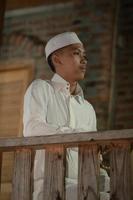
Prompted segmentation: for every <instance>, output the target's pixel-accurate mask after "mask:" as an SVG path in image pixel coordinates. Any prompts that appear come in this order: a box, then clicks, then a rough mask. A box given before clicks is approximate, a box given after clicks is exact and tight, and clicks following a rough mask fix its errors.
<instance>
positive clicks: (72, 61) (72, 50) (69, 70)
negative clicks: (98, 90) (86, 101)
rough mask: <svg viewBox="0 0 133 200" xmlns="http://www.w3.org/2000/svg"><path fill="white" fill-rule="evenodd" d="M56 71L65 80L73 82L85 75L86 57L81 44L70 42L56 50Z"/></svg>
mask: <svg viewBox="0 0 133 200" xmlns="http://www.w3.org/2000/svg"><path fill="white" fill-rule="evenodd" d="M57 62H58V63H57V66H56V72H57V73H58V74H60V75H61V76H62V77H63V78H64V79H65V80H67V81H70V82H74V81H79V80H82V79H83V78H84V76H85V72H86V65H87V59H86V54H85V50H84V47H83V45H82V44H72V45H69V46H67V47H64V48H62V49H61V50H59V52H57Z"/></svg>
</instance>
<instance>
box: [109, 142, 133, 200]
mask: <svg viewBox="0 0 133 200" xmlns="http://www.w3.org/2000/svg"><path fill="white" fill-rule="evenodd" d="M130 153H131V152H130V145H129V144H117V145H115V146H114V147H113V149H111V160H110V166H111V173H110V174H111V198H110V199H111V200H125V199H126V200H131V172H130V168H131V162H130Z"/></svg>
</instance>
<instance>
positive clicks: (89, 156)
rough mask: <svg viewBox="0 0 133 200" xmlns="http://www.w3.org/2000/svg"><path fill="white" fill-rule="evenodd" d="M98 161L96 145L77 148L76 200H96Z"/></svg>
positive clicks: (97, 197)
mask: <svg viewBox="0 0 133 200" xmlns="http://www.w3.org/2000/svg"><path fill="white" fill-rule="evenodd" d="M99 169H100V166H99V160H98V148H97V145H86V146H85V145H84V146H81V147H80V148H79V174H78V176H79V178H78V200H98V199H99V191H98V177H99Z"/></svg>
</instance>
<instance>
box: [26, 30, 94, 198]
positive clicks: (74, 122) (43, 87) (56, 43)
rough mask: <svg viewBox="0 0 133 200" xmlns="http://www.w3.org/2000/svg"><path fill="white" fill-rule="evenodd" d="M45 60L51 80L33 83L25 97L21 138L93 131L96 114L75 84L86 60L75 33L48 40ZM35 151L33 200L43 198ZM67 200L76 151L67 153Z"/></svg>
mask: <svg viewBox="0 0 133 200" xmlns="http://www.w3.org/2000/svg"><path fill="white" fill-rule="evenodd" d="M45 53H46V60H47V61H48V63H49V65H50V67H51V69H52V70H53V71H54V72H55V74H54V76H53V78H52V79H51V80H47V81H46V80H40V79H38V80H35V81H33V83H32V84H31V85H30V86H29V88H28V90H27V91H26V94H25V98H24V118H23V122H24V136H25V137H27V136H40V135H49V134H56V133H60V134H67V133H73V132H86V131H96V116H95V111H94V109H93V107H92V106H91V104H90V103H88V102H87V101H86V100H85V99H84V96H83V91H82V89H81V87H80V86H79V84H78V81H79V80H82V79H83V78H84V76H85V72H86V67H87V59H86V53H85V49H84V46H83V43H82V42H81V41H80V40H79V38H78V36H77V35H76V33H74V32H65V33H62V34H58V35H56V36H55V37H53V38H51V39H50V40H49V41H48V43H47V44H46V47H45ZM43 153H44V152H42V151H37V153H36V157H35V164H34V165H35V166H34V195H33V196H34V200H42V199H43V194H42V190H43V174H44V172H43V170H44V160H43V159H44V156H43ZM67 153H68V177H66V187H67V189H66V196H67V198H66V199H67V200H68V199H69V200H70V199H72V200H76V192H75V190H76V182H77V172H78V169H77V166H78V162H77V160H78V152H77V150H75V149H69V150H68V152H67Z"/></svg>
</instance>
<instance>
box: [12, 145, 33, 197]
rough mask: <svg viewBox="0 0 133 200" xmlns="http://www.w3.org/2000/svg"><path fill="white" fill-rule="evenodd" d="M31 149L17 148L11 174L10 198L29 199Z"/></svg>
mask: <svg viewBox="0 0 133 200" xmlns="http://www.w3.org/2000/svg"><path fill="white" fill-rule="evenodd" d="M31 158H32V156H31V150H29V149H28V150H25V149H22V150H17V151H16V152H15V164H14V174H13V188H12V200H30V199H31V165H32V160H31Z"/></svg>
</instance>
